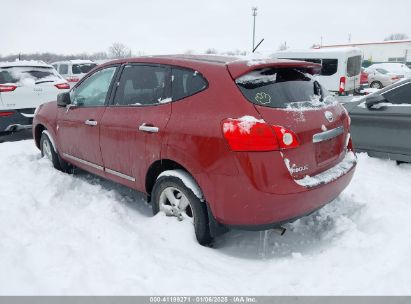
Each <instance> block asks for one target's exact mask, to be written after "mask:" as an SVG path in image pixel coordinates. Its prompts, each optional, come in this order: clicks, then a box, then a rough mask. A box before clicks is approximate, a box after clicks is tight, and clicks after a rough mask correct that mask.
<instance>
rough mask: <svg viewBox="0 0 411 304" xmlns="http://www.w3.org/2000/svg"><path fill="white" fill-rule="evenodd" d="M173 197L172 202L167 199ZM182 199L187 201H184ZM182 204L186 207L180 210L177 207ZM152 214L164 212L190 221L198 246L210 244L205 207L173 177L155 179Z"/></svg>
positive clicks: (179, 180) (188, 189)
mask: <svg viewBox="0 0 411 304" xmlns="http://www.w3.org/2000/svg"><path fill="white" fill-rule="evenodd" d="M170 196H172V197H174V202H176V203H177V204H174V205H173V204H171V202H170V201H171V200H170V199H168V197H170ZM184 197H185V198H186V199H187V201H185V199H184ZM182 202H183V204H184V205H186V206H187V207H186V208H184V207H183V209H184V210H181V208H178V206H179V205H180V204H181V203H182ZM152 208H153V214H154V215H155V214H157V213H158V212H160V211H161V212H164V213H165V214H166V215H167V216H176V217H177V218H179V219H180V220H190V221H192V222H193V224H194V232H195V235H196V238H197V241H198V243H199V244H200V245H203V246H206V245H209V244H210V243H211V242H212V237H211V235H210V228H209V222H208V214H207V206H206V204H205V203H204V202H201V201H200V199H199V198H198V197H197V196H196V195H195V194H194V193H193V191H192V190H191V189H190V188H188V187H186V185H185V184H184V183H183V182H182V181H181V179H179V178H178V177H175V176H161V177H160V178H158V179H157V181H156V183H155V185H154V188H153V191H152Z"/></svg>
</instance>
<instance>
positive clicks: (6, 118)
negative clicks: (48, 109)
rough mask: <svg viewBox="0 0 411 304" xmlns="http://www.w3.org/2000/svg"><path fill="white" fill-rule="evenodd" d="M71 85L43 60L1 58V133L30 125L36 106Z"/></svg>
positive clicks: (54, 97) (53, 98)
mask: <svg viewBox="0 0 411 304" xmlns="http://www.w3.org/2000/svg"><path fill="white" fill-rule="evenodd" d="M69 88H70V86H69V84H68V83H67V82H66V81H65V80H64V79H63V78H62V77H61V76H60V75H59V74H58V73H57V72H56V71H55V69H53V67H52V66H51V65H48V64H46V63H44V62H39V61H16V62H0V135H4V134H6V133H10V132H14V131H18V130H21V129H28V128H31V125H32V119H33V115H34V110H35V108H36V107H38V106H39V105H40V104H42V103H45V102H49V101H52V100H55V99H56V98H57V94H58V93H61V92H65V91H66V90H68V89H69Z"/></svg>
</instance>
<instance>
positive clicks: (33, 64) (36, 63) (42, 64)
mask: <svg viewBox="0 0 411 304" xmlns="http://www.w3.org/2000/svg"><path fill="white" fill-rule="evenodd" d="M9 67H46V68H52V66H51V65H49V64H47V63H45V62H44V61H38V60H20V61H4V62H0V68H9Z"/></svg>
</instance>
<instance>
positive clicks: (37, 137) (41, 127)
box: [34, 124, 47, 149]
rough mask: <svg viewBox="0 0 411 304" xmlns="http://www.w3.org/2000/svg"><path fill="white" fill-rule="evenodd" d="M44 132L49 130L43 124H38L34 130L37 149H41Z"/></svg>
mask: <svg viewBox="0 0 411 304" xmlns="http://www.w3.org/2000/svg"><path fill="white" fill-rule="evenodd" d="M44 130H47V128H46V127H45V126H44V125H42V124H38V125H36V126H35V128H34V142H35V144H36V146H37V148H39V149H40V139H41V134H42V133H43V131H44Z"/></svg>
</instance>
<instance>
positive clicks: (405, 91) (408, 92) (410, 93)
mask: <svg viewBox="0 0 411 304" xmlns="http://www.w3.org/2000/svg"><path fill="white" fill-rule="evenodd" d="M383 96H384V97H385V99H387V101H388V102H389V103H393V104H402V103H407V104H411V83H407V84H405V85H403V86H400V87H398V88H396V89H394V90H391V91H388V92H386V93H384V94H383Z"/></svg>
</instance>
